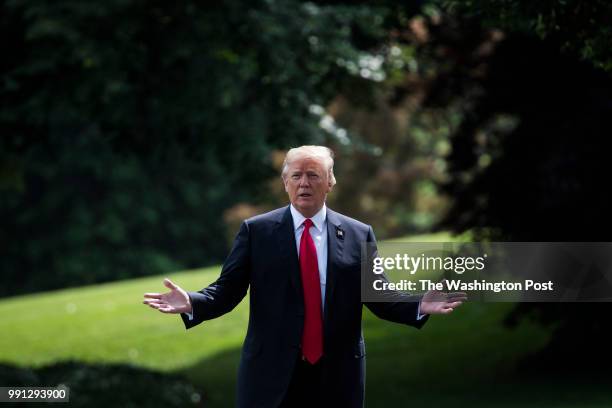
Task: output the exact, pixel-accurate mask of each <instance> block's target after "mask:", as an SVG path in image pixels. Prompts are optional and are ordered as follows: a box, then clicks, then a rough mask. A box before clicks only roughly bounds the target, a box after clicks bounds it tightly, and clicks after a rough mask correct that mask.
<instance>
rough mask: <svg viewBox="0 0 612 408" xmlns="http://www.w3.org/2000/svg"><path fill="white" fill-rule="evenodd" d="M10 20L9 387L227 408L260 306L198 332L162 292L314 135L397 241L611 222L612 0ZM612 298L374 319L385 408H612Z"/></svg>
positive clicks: (348, 191) (3, 362)
mask: <svg viewBox="0 0 612 408" xmlns="http://www.w3.org/2000/svg"><path fill="white" fill-rule="evenodd" d="M0 33H1V35H0V43H1V44H2V51H3V52H2V54H3V57H2V58H1V59H0V75H1V80H0V258H1V260H2V261H1V263H0V296H1V298H0V333H1V334H0V385H2V386H9V385H24V386H25V385H30V386H32V385H40V386H55V385H57V384H66V385H68V386H69V387H71V389H72V395H71V403H72V404H73V405H74V406H96V405H100V406H102V405H108V404H115V405H121V406H143V405H161V404H162V403H163V404H165V405H166V406H177V407H180V406H187V405H193V406H211V407H225V406H232V404H233V401H234V391H233V389H234V385H235V374H236V370H237V364H238V358H239V353H240V347H241V342H242V339H243V337H244V334H245V331H246V322H247V317H248V309H247V308H248V305H247V302H244V301H243V303H242V304H241V305H240V306H239V307H238V308H237V310H235V311H234V312H232V314H230V315H227V316H224V317H223V318H221V319H218V320H215V321H212V322H207V323H204V324H203V325H202V326H200V327H198V328H197V329H195V330H192V331H190V332H188V333H187V332H185V331H184V328H183V325H182V323H181V322H180V319H179V318H178V317H169V316H164V315H161V314H159V313H155V312H154V311H152V310H150V309H148V308H145V307H144V306H143V305H141V303H140V302H141V297H142V293H143V292H150V291H162V290H164V289H163V287H162V286H161V281H162V279H163V277H165V276H169V277H171V278H172V279H174V280H175V282H176V283H178V284H179V285H181V286H183V287H184V288H186V289H188V290H198V289H200V288H202V287H204V286H206V285H207V284H209V283H211V282H212V281H213V280H214V279H215V278H216V276H217V275H218V273H219V268H220V264H221V263H222V261H223V259H224V257H225V255H226V254H227V251H228V249H229V246H230V244H231V241H232V239H233V236H234V234H235V233H236V231H237V228H238V225H239V224H240V222H241V221H242V220H243V219H244V218H247V217H250V216H252V215H255V214H258V213H261V212H264V211H267V210H269V209H273V208H277V207H279V206H283V205H285V204H286V202H287V198H286V196H285V193H284V190H283V187H282V183H281V181H280V178H279V171H280V165H281V163H282V160H283V157H284V154H285V152H286V150H287V149H288V148H290V147H295V146H298V145H302V144H325V145H327V146H329V147H331V148H332V149H333V150H334V151H335V152H336V167H335V172H336V178H337V180H338V184H337V185H336V187H335V189H334V191H333V193H332V194H331V195H330V196H329V202H328V205H329V206H330V207H331V208H333V209H335V210H337V211H339V212H341V213H345V214H347V215H349V216H352V217H354V218H358V219H360V220H363V221H365V222H367V223H369V224H372V226H373V227H374V230H375V231H376V234H377V238H378V239H379V240H381V241H384V240H387V239H402V240H415V241H448V240H456V239H473V240H497V241H612V239H611V237H610V231H611V226H612V225H611V224H612V220H611V218H610V208H611V203H612V200H611V199H610V194H609V192H608V189H609V185H610V184H609V182H608V178H609V175H610V174H611V173H610V169H609V167H608V165H609V164H610V152H611V147H612V143H611V140H610V138H611V137H612V122H611V120H612V46H611V45H612V5H611V4H610V3H609V2H607V1H604V0H588V1H585V0H545V1H544V0H542V1H537V2H534V1H528V0H489V1H486V0H457V1H450V0H449V1H444V0H421V1H412V2H408V1H391V0H388V1H386V0H379V1H362V2H343V1H314V2H303V1H297V0H284V1H280V0H265V1H264V0H253V1H249V2H246V1H237V0H226V1H223V2H215V1H211V2H195V1H182V2H176V3H172V2H163V1H142V0H140V1H138V0H108V1H104V2H103V1H90V2H79V1H72V0H53V1H42V0H41V1H23V0H3V1H0ZM383 244H384V242H383ZM611 311H612V309H611V308H610V306H609V304H607V303H591V304H569V303H567V304H533V303H529V304H526V303H525V304H509V303H504V304H468V305H465V306H464V307H463V308H462V309H460V310H458V311H457V312H456V313H455V314H454V315H453V316H451V317H447V318H446V317H445V318H441V317H437V318H434V319H432V320H431V321H430V323H428V325H427V326H426V327H425V328H424V329H423V330H422V331H419V332H417V331H413V330H411V329H408V328H405V327H400V326H396V325H393V324H391V323H387V322H381V321H379V320H376V319H375V318H373V317H372V316H371V315H370V314H366V316H365V320H364V327H365V336H366V342H367V344H368V378H367V391H366V406H372V407H378V406H380V407H388V406H392V405H400V406H401V405H404V404H406V403H408V402H409V403H411V404H418V403H424V404H428V405H429V406H432V407H437V406H448V404H453V405H454V406H460V407H463V406H465V407H514V406H521V407H610V406H612V391H611V390H610V387H609V384H610V379H611V378H610V377H611V376H610V374H609V370H608V367H609V366H610V363H611V362H612V356H611V352H610V348H609V345H608V343H609V331H608V320H609V316H610V312H611Z"/></svg>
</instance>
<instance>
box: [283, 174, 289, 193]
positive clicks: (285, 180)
mask: <svg viewBox="0 0 612 408" xmlns="http://www.w3.org/2000/svg"><path fill="white" fill-rule="evenodd" d="M283 185H284V186H285V193H288V192H289V190H288V189H287V178H285V177H283Z"/></svg>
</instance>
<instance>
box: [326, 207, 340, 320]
mask: <svg viewBox="0 0 612 408" xmlns="http://www.w3.org/2000/svg"><path fill="white" fill-rule="evenodd" d="M344 238H345V237H344V231H343V230H342V228H341V222H340V219H339V217H338V216H337V214H336V213H335V212H334V211H332V210H330V209H329V208H327V279H326V285H325V308H324V312H323V318H324V320H325V321H326V322H327V316H328V311H329V305H330V304H331V300H332V299H333V296H334V289H335V288H336V283H337V280H338V264H339V263H340V261H341V260H342V254H343V251H344Z"/></svg>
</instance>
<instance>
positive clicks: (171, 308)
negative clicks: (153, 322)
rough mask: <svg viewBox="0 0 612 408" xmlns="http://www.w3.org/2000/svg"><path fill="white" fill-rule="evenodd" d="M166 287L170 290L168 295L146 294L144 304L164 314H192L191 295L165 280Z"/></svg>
mask: <svg viewBox="0 0 612 408" xmlns="http://www.w3.org/2000/svg"><path fill="white" fill-rule="evenodd" d="M164 286H165V287H167V288H168V289H170V292H167V293H145V294H144V297H145V298H144V300H143V302H142V303H144V304H145V305H149V306H150V307H152V308H153V309H157V310H159V311H160V312H162V313H192V310H193V309H192V308H191V300H190V299H189V295H187V292H185V291H184V290H183V289H182V288H181V287H180V286H178V285H175V284H174V282H172V281H171V280H170V279H168V278H166V279H164Z"/></svg>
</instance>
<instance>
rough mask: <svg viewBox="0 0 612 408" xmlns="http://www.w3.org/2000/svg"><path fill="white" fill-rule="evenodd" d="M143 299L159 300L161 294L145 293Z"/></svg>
mask: <svg viewBox="0 0 612 408" xmlns="http://www.w3.org/2000/svg"><path fill="white" fill-rule="evenodd" d="M144 297H146V298H151V299H161V297H162V294H161V293H145V294H144Z"/></svg>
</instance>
